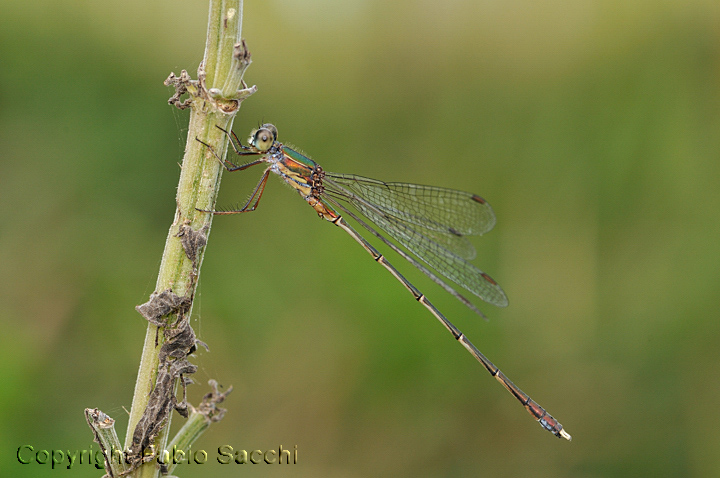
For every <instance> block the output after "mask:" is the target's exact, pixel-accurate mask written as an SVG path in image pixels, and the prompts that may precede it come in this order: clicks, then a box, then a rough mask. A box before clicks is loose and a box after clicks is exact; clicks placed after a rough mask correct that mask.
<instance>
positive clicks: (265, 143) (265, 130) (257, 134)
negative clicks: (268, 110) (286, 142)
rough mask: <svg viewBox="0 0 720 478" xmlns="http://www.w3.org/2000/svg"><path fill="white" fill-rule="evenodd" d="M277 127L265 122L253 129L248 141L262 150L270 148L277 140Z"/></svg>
mask: <svg viewBox="0 0 720 478" xmlns="http://www.w3.org/2000/svg"><path fill="white" fill-rule="evenodd" d="M277 134H278V132H277V128H276V127H275V126H274V125H271V124H270V123H265V124H264V125H262V126H261V127H259V128H258V129H254V130H252V132H251V133H250V139H249V140H248V143H250V145H251V146H254V147H255V149H257V150H258V151H260V152H263V153H264V152H265V151H267V150H269V149H270V148H271V147H272V145H273V144H274V143H275V141H277Z"/></svg>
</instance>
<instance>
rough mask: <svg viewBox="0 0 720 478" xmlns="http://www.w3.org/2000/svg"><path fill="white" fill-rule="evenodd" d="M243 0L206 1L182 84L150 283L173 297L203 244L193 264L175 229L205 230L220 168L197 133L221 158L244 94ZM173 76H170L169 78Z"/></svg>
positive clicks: (190, 292)
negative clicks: (198, 44) (201, 50)
mask: <svg viewBox="0 0 720 478" xmlns="http://www.w3.org/2000/svg"><path fill="white" fill-rule="evenodd" d="M242 3H243V2H242V0H210V11H209V18H208V33H207V41H206V45H205V56H204V59H203V62H202V63H201V65H200V68H199V69H198V81H194V82H193V81H190V82H186V84H185V86H186V87H187V92H188V93H189V94H190V99H189V102H188V103H186V104H185V106H188V105H189V106H190V107H191V108H192V111H191V114H190V125H189V128H188V136H187V143H186V146H185V157H184V158H183V162H182V169H181V172H180V181H179V184H178V188H177V197H176V204H177V210H176V212H175V218H174V221H173V222H172V224H171V226H170V230H169V232H168V236H167V239H166V242H165V250H164V252H163V256H162V262H161V264H160V272H159V274H158V280H157V285H156V287H155V291H157V292H160V291H164V290H167V289H170V290H172V292H173V293H175V294H177V295H178V296H184V297H193V296H194V292H195V287H196V286H197V275H199V272H200V266H201V264H202V259H203V255H204V248H201V250H200V251H198V253H197V262H196V264H193V261H192V260H190V259H189V258H188V257H187V255H186V254H185V251H184V249H183V247H182V244H181V240H180V238H178V237H176V234H177V233H178V231H179V228H180V227H181V226H183V225H189V226H190V227H192V229H194V230H196V231H199V230H200V229H202V228H203V227H205V226H207V228H208V229H207V233H208V234H209V228H210V225H211V222H212V217H213V215H212V214H207V213H204V212H199V211H197V209H203V210H212V209H213V208H214V205H215V200H216V198H217V193H218V189H219V187H220V178H221V175H222V170H223V168H222V167H221V165H220V164H219V162H218V160H217V159H216V158H215V157H214V155H213V154H212V152H211V151H209V150H208V149H207V148H206V147H205V146H203V144H201V143H200V142H198V141H197V140H196V138H197V139H199V140H201V141H203V142H204V143H206V144H208V145H210V146H211V147H212V148H213V149H214V150H215V152H216V153H217V154H218V155H219V156H220V157H224V156H225V153H226V150H227V137H226V136H225V135H224V134H223V132H222V131H220V130H219V129H218V128H216V126H220V127H221V128H223V129H225V130H227V131H229V130H230V129H231V128H232V123H233V120H234V118H235V114H236V113H237V111H238V109H239V106H240V101H238V99H242V98H241V96H242V93H243V92H238V89H239V88H240V86H241V85H242V75H243V73H244V70H245V68H246V67H247V65H248V64H249V57H247V56H246V57H243V56H242V55H239V54H238V47H237V45H238V44H239V43H240V42H241V22H242V7H243V5H242ZM173 77H174V75H171V78H173ZM182 78H183V77H181V80H182ZM169 80H170V78H169ZM245 93H246V94H247V92H245ZM176 104H177V103H176ZM194 270H195V272H194ZM191 311H192V304H191V305H190V310H188V311H187V312H186V314H187V315H188V316H189V315H190V313H191ZM175 319H176V314H171V315H170V316H169V317H168V319H167V320H168V323H173V322H174V321H175ZM162 344H163V334H162V333H158V327H157V326H155V325H153V324H151V323H149V324H148V328H147V332H146V335H145V342H144V345H143V352H142V357H141V360H140V369H139V371H138V377H137V381H136V383H135V393H134V395H133V402H132V409H131V411H130V419H129V422H128V431H127V434H126V436H125V448H126V449H127V448H128V447H129V446H130V444H131V441H132V437H133V432H134V430H135V427H136V425H137V423H138V421H139V420H140V417H141V416H142V414H143V412H144V410H145V408H146V406H147V404H148V397H149V395H150V392H151V391H152V389H153V387H154V385H155V379H156V376H157V369H158V363H159V358H158V353H159V351H160V347H161V346H162ZM169 428H170V418H169V417H168V420H167V423H166V424H165V428H164V429H163V430H162V432H161V433H160V434H159V435H158V437H157V438H156V439H155V446H156V448H155V449H156V450H163V449H164V448H165V445H166V442H167V435H168V430H169ZM158 472H159V470H158V467H157V466H156V464H155V463H147V464H146V465H142V466H140V467H139V468H138V469H137V470H135V472H134V474H133V476H136V477H140V476H142V477H156V476H157V475H158Z"/></svg>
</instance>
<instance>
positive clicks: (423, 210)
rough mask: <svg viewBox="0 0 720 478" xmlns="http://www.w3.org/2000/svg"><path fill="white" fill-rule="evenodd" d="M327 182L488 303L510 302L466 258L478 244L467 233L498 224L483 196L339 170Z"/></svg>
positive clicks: (328, 175) (329, 188) (502, 304)
mask: <svg viewBox="0 0 720 478" xmlns="http://www.w3.org/2000/svg"><path fill="white" fill-rule="evenodd" d="M324 184H325V188H326V192H327V193H330V194H332V195H333V196H334V197H337V198H339V199H344V200H346V201H349V202H350V203H351V204H352V205H353V206H355V208H356V209H357V210H358V211H359V212H360V213H361V214H363V215H364V216H365V217H367V218H368V219H370V220H371V221H372V222H374V223H375V224H377V225H378V226H379V227H380V228H382V229H383V230H384V231H385V232H387V233H388V234H389V235H390V236H391V237H392V238H393V239H395V240H396V241H398V242H399V243H400V244H402V245H403V246H404V247H405V248H407V250H409V251H410V252H412V253H413V254H415V255H416V256H417V257H418V258H420V259H421V260H422V261H424V262H425V263H426V264H428V265H429V266H430V267H432V268H433V269H435V270H437V271H438V272H439V273H440V274H442V275H443V276H445V277H447V278H448V279H450V280H452V281H453V282H455V283H457V284H459V285H461V286H462V287H464V288H465V289H467V290H468V291H470V292H472V293H473V294H475V295H477V296H478V297H480V298H481V299H482V300H484V301H486V302H488V303H491V304H494V305H497V306H499V307H505V306H507V304H508V300H507V296H506V295H505V292H503V290H502V288H501V287H500V286H499V285H498V284H497V283H496V282H495V281H494V280H493V279H492V278H491V277H490V276H489V275H487V274H485V273H484V272H483V271H481V270H480V269H478V268H477V267H475V266H474V265H472V264H470V263H469V262H467V260H465V259H466V258H470V257H473V256H474V252H475V249H474V248H473V247H472V245H471V244H470V243H469V242H468V241H467V239H465V238H464V237H463V236H464V235H477V234H482V233H484V232H487V231H489V230H490V229H492V227H493V226H494V225H495V214H494V213H493V211H492V208H491V207H490V205H489V204H488V203H487V202H486V201H485V200H484V199H482V198H481V197H480V196H477V195H474V194H470V193H466V192H463V191H456V190H454V189H445V188H438V187H433V186H421V185H418V184H407V183H384V182H382V181H377V180H374V179H369V178H363V177H361V176H354V175H341V174H334V173H326V176H325V182H324ZM470 252H472V254H470Z"/></svg>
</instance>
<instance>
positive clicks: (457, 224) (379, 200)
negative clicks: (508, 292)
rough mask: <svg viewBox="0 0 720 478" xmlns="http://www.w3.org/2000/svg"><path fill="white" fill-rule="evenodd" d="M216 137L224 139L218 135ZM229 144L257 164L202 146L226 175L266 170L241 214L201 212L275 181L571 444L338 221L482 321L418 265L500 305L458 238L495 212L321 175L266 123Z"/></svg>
mask: <svg viewBox="0 0 720 478" xmlns="http://www.w3.org/2000/svg"><path fill="white" fill-rule="evenodd" d="M221 129H222V128H221ZM223 132H225V134H228V133H227V131H225V130H223ZM233 139H234V141H233ZM198 141H199V140H198ZM201 142H202V141H201ZM230 143H231V144H232V146H233V149H234V150H235V153H237V154H238V155H240V156H252V155H256V156H257V155H260V156H261V158H260V159H258V160H255V161H252V162H249V163H246V164H243V165H236V164H234V163H233V162H231V161H229V160H223V159H222V158H220V157H219V156H218V155H217V154H216V153H215V151H214V150H212V148H211V147H210V146H208V145H207V144H205V143H203V144H205V146H207V147H208V148H209V149H210V150H211V152H212V153H213V154H214V155H215V157H216V158H217V159H218V160H219V161H220V163H221V164H222V165H223V167H224V168H225V169H226V170H227V171H242V170H244V169H247V168H249V167H251V166H255V165H258V164H263V163H265V164H267V165H268V166H267V169H265V172H264V173H263V175H262V177H261V178H260V182H258V184H257V186H256V187H255V190H254V191H253V193H252V195H251V196H250V198H249V199H248V201H247V203H245V205H244V206H243V207H242V208H240V209H234V210H224V211H204V212H211V213H213V214H239V213H243V212H250V211H254V210H255V208H257V205H258V203H259V202H260V198H261V197H262V193H263V190H264V189H265V183H266V182H267V179H268V176H269V175H270V173H271V172H272V173H275V174H277V175H279V176H280V177H281V178H282V179H283V180H284V181H285V182H286V183H287V184H289V185H290V186H292V187H293V188H294V189H295V190H297V192H298V193H300V196H302V198H303V199H304V200H305V201H307V203H308V204H310V206H312V208H313V209H315V211H316V212H317V213H318V215H319V216H320V217H322V218H324V219H326V220H328V221H330V222H332V223H333V224H335V225H336V226H338V227H340V228H341V229H343V230H344V231H345V232H347V233H348V234H350V236H351V237H352V238H353V239H355V240H356V241H357V242H358V243H360V245H361V246H363V248H364V249H365V250H366V251H367V252H368V253H370V255H371V256H372V258H373V259H375V261H376V262H378V263H380V264H382V265H383V267H385V268H386V269H387V270H388V271H390V273H391V274H392V275H393V276H395V278H396V279H397V280H398V281H400V282H401V283H402V284H403V285H404V286H405V288H406V289H408V290H409V291H410V293H411V294H412V295H413V297H414V298H415V300H417V301H418V302H420V303H421V304H422V305H423V306H425V308H426V309H428V310H429V311H430V313H431V314H432V315H434V316H435V318H436V319H438V320H439V321H440V323H442V324H443V325H444V326H445V328H446V329H448V331H449V332H450V333H451V334H452V335H453V337H455V340H457V341H458V342H460V343H461V344H462V345H463V346H464V347H465V348H466V349H467V350H468V352H470V353H471V354H472V355H473V357H475V358H476V359H477V360H478V361H479V362H480V363H481V364H482V365H483V366H484V367H485V369H487V371H488V372H490V375H492V376H493V377H495V378H496V379H497V380H498V381H499V382H500V383H501V384H502V385H503V386H504V387H505V388H506V389H507V390H508V391H509V392H510V393H511V394H512V395H513V396H514V397H515V398H516V399H518V401H520V403H521V404H522V405H523V407H525V409H526V410H527V411H528V412H529V413H530V415H532V416H533V418H535V420H537V421H538V422H539V423H540V425H541V426H542V427H543V428H545V429H546V430H548V431H549V432H551V433H552V434H554V435H555V436H557V437H560V438H565V439H566V440H570V439H571V438H572V437H571V436H570V434H568V433H567V432H566V431H565V430H564V429H563V426H562V425H561V424H560V423H559V422H558V421H557V420H556V419H555V418H553V417H552V416H551V415H550V414H549V413H547V412H546V411H545V409H544V408H542V407H541V406H540V405H538V403H537V402H535V401H534V400H532V399H531V398H530V397H529V396H528V395H527V394H526V393H525V392H523V391H522V390H520V388H518V387H517V386H516V385H515V384H513V383H512V382H511V381H510V379H508V378H507V377H506V376H505V374H504V373H502V372H501V371H500V370H499V369H498V368H497V367H496V366H495V365H494V364H493V363H492V362H491V361H490V360H488V358H487V357H485V355H483V354H482V352H480V351H479V350H478V349H477V347H475V346H474V345H473V344H472V343H471V342H470V340H468V338H467V337H466V336H465V335H464V334H463V333H462V332H460V330H458V328H457V327H455V326H454V325H453V324H452V323H451V322H450V321H449V320H448V319H447V318H446V317H445V316H444V315H443V314H442V313H441V312H440V311H439V310H438V309H437V308H436V307H435V306H434V305H433V304H432V303H430V301H429V300H428V299H427V297H425V295H424V294H423V293H422V292H420V291H419V290H418V289H417V288H416V287H415V286H414V285H412V284H411V283H410V282H409V281H408V280H407V279H406V278H405V277H403V275H402V274H400V272H398V270H397V269H395V267H394V266H393V265H392V264H390V263H389V262H388V260H387V259H386V258H385V256H384V255H382V254H381V253H380V252H378V251H377V249H375V248H374V247H373V246H372V245H371V244H370V243H369V242H368V241H366V240H365V239H364V238H363V237H362V236H361V235H360V234H358V232H357V231H355V229H353V228H352V227H351V226H350V225H349V224H348V223H347V222H346V221H345V219H344V218H343V215H342V214H344V215H347V216H348V217H351V218H352V219H353V220H355V221H356V222H357V223H358V224H360V225H361V226H362V227H363V228H365V229H366V230H367V231H368V232H369V233H370V234H372V235H374V236H375V237H377V238H378V239H379V240H380V241H382V242H383V243H384V244H385V245H386V246H388V247H389V248H390V249H392V250H393V251H395V252H396V253H398V254H399V255H400V256H402V257H403V258H404V259H406V260H407V261H408V262H410V263H411V264H412V265H413V266H415V267H416V268H418V269H419V270H420V271H422V272H423V273H424V274H425V275H427V276H428V277H430V279H432V280H433V281H434V282H436V283H437V284H439V285H440V286H441V287H442V288H443V289H445V290H446V291H447V292H449V293H450V294H452V295H453V296H454V297H456V298H457V299H458V300H460V302H462V303H463V304H465V305H466V306H467V307H469V308H470V309H471V310H473V311H474V312H476V313H477V314H479V315H481V316H483V317H484V315H483V313H482V312H480V310H479V309H478V308H477V307H475V305H474V304H472V303H471V302H470V301H469V300H468V299H467V298H465V297H463V296H462V295H461V294H459V293H458V292H457V291H456V290H455V289H454V288H453V287H451V286H450V285H448V283H447V282H445V281H444V280H443V279H442V278H440V277H439V276H438V275H436V274H435V273H434V272H432V271H431V270H430V269H429V268H428V267H426V266H429V267H430V268H432V269H434V270H435V271H437V272H438V273H439V274H440V275H441V276H444V277H445V278H447V279H449V280H451V281H453V282H455V283H456V284H459V285H461V286H462V287H464V288H465V289H467V290H468V291H470V292H471V293H473V294H475V295H476V296H478V297H479V298H481V299H482V300H484V301H485V302H488V303H490V304H493V305H496V306H498V307H505V306H507V305H508V300H507V297H506V296H505V292H503V290H502V289H501V288H500V286H499V285H498V284H497V282H495V281H494V280H493V279H492V278H491V277H490V276H489V275H488V274H486V273H484V272H483V271H481V270H480V269H478V268H477V267H475V266H474V265H472V264H470V262H468V260H471V259H473V258H474V257H475V248H474V247H473V246H472V244H471V243H470V242H469V241H468V240H467V238H466V237H465V236H472V235H480V234H483V233H485V232H488V231H489V230H490V229H492V228H493V226H494V225H495V213H494V212H493V210H492V208H491V207H490V205H489V204H488V203H487V202H486V201H485V200H484V199H483V198H481V197H480V196H478V195H476V194H471V193H467V192H463V191H456V190H454V189H446V188H439V187H433V186H422V185H419V184H408V183H395V182H393V183H386V182H382V181H377V180H375V179H369V178H364V177H362V176H356V175H351V174H336V173H331V172H328V171H325V170H323V169H322V167H320V166H319V165H318V164H317V163H315V161H313V160H312V159H310V158H308V157H307V156H305V155H303V154H301V153H299V152H297V151H295V150H294V149H292V148H289V147H288V146H285V145H283V144H282V143H280V142H278V141H277V128H275V126H273V125H272V124H264V125H262V126H261V127H260V128H258V129H256V130H253V131H252V133H251V134H250V139H249V140H248V143H249V146H245V145H243V144H242V143H241V142H240V140H238V138H237V136H236V135H235V133H232V137H231V138H230ZM344 203H349V204H351V205H352V206H353V207H354V208H355V209H356V210H357V211H358V212H359V213H360V215H362V216H364V217H365V218H367V219H368V220H369V221H370V223H373V224H375V225H376V226H378V227H379V228H380V229H381V230H382V231H384V232H386V233H387V234H388V235H389V236H390V237H392V238H393V239H394V240H395V241H397V242H398V243H399V244H400V245H402V246H403V247H404V248H406V249H407V250H408V251H409V252H410V253H412V254H413V255H414V256H416V257H417V258H419V259H420V260H421V261H422V262H424V264H422V263H421V262H419V261H418V260H417V259H415V258H414V257H413V256H412V255H410V254H408V253H407V252H406V251H405V250H403V249H400V248H399V247H398V246H397V245H395V244H394V243H393V242H391V241H390V240H388V239H387V238H386V237H384V236H383V235H382V234H381V233H380V232H379V231H378V230H376V229H374V228H373V227H372V225H371V224H369V223H368V222H366V221H364V220H363V219H362V218H361V217H360V215H358V214H356V213H354V212H352V211H350V210H349V209H348V208H347V207H346V206H345V204H344Z"/></svg>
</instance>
